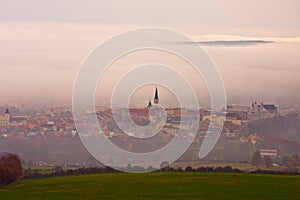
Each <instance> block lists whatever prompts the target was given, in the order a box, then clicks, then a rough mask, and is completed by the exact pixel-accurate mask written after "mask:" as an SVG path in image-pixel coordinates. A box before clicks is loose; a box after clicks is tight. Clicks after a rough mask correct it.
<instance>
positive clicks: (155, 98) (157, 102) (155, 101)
mask: <svg viewBox="0 0 300 200" xmlns="http://www.w3.org/2000/svg"><path fill="white" fill-rule="evenodd" d="M154 104H159V98H158V90H157V86H156V89H155V95H154Z"/></svg>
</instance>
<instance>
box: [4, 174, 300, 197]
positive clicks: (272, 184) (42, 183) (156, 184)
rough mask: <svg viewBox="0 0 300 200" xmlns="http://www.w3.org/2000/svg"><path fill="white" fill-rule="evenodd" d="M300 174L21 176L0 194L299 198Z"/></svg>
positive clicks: (35, 195) (29, 195) (14, 195)
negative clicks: (39, 177)
mask: <svg viewBox="0 0 300 200" xmlns="http://www.w3.org/2000/svg"><path fill="white" fill-rule="evenodd" d="M299 186H300V176H289V175H258V174H232V173H200V172H191V173H188V172H153V173H141V174H130V173H112V174H93V175H79V176H64V177H53V178H43V179H27V180H20V181H18V182H17V183H15V184H13V185H11V186H9V187H7V188H4V189H1V190H0V199H1V200H2V199H14V200H15V199H32V200H34V199H43V200H45V199H244V200H245V199H300V188H299Z"/></svg>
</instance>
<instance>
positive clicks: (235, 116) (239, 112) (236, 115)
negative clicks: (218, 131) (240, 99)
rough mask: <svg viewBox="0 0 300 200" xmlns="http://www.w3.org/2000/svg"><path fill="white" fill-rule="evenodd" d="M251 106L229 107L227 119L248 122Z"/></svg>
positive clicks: (233, 105)
mask: <svg viewBox="0 0 300 200" xmlns="http://www.w3.org/2000/svg"><path fill="white" fill-rule="evenodd" d="M250 109H251V108H250V106H246V105H235V104H231V105H228V106H227V113H226V117H228V118H230V119H231V120H247V119H248V113H249V112H250Z"/></svg>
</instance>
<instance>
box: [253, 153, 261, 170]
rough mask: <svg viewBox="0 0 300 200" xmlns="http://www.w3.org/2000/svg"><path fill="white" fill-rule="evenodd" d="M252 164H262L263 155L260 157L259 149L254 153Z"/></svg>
mask: <svg viewBox="0 0 300 200" xmlns="http://www.w3.org/2000/svg"><path fill="white" fill-rule="evenodd" d="M251 163H252V165H253V166H256V167H258V166H260V164H261V157H260V153H259V151H255V152H254V153H253V154H252V162H251Z"/></svg>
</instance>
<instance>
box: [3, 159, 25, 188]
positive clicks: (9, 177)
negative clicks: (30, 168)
mask: <svg viewBox="0 0 300 200" xmlns="http://www.w3.org/2000/svg"><path fill="white" fill-rule="evenodd" d="M22 173H23V168H22V165H21V159H20V157H19V156H18V155H15V154H12V153H4V154H2V155H0V187H4V186H7V185H9V184H11V183H13V182H15V181H16V180H18V179H19V178H20V177H21V176H22Z"/></svg>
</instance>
